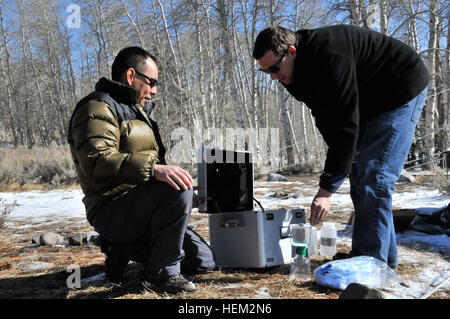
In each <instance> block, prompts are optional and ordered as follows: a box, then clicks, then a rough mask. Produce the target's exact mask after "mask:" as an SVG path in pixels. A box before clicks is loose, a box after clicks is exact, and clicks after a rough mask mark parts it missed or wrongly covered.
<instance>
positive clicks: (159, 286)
mask: <svg viewBox="0 0 450 319" xmlns="http://www.w3.org/2000/svg"><path fill="white" fill-rule="evenodd" d="M142 285H143V286H144V289H145V290H147V291H156V292H160V293H164V292H166V293H168V294H178V293H180V292H194V291H195V285H194V284H193V283H192V282H190V281H189V280H187V279H186V278H184V277H183V275H181V274H176V275H171V276H169V277H167V278H165V279H163V280H160V281H156V282H150V281H148V280H146V281H143V282H142Z"/></svg>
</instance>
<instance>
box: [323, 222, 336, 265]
mask: <svg viewBox="0 0 450 319" xmlns="http://www.w3.org/2000/svg"><path fill="white" fill-rule="evenodd" d="M336 239H337V229H336V226H335V224H334V223H331V222H324V223H323V226H322V228H321V229H320V255H321V256H327V257H332V256H334V255H336Z"/></svg>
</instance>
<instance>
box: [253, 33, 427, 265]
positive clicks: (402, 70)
mask: <svg viewBox="0 0 450 319" xmlns="http://www.w3.org/2000/svg"><path fill="white" fill-rule="evenodd" d="M253 58H255V59H256V60H257V62H258V64H259V66H260V68H261V71H263V72H266V73H268V74H270V77H271V79H272V80H278V81H280V82H281V83H282V85H283V86H284V87H285V88H286V89H287V90H288V92H289V93H290V94H291V95H292V96H294V97H295V98H296V99H297V100H299V101H303V102H305V104H306V105H307V106H308V107H309V108H310V109H311V112H312V115H313V116H314V117H315V120H316V126H317V127H318V129H319V131H320V132H321V134H322V136H323V137H324V140H325V142H326V143H327V145H328V151H327V157H326V161H325V168H324V173H323V174H322V175H321V176H320V183H319V186H320V188H319V190H318V192H317V195H316V196H315V198H314V200H313V202H312V205H311V224H312V225H316V224H318V223H320V222H322V221H324V220H325V217H326V216H327V214H328V212H329V210H330V201H331V196H332V194H333V193H335V192H336V190H337V189H338V188H339V187H340V185H341V184H342V182H343V181H344V179H345V178H346V177H347V176H348V175H350V185H351V197H352V201H353V205H354V208H355V223H354V229H353V242H352V251H351V252H350V257H353V256H359V255H368V256H372V257H376V258H378V259H380V260H381V261H383V262H385V263H387V264H388V265H389V266H390V267H391V268H394V269H395V268H396V267H397V245H396V239H395V230H394V223H393V218H392V194H393V192H394V184H395V182H396V181H397V179H398V177H399V176H400V173H401V170H402V168H403V165H404V163H405V161H406V157H407V155H408V152H409V149H410V147H411V143H412V139H413V136H414V130H415V127H416V124H417V122H418V120H419V117H420V113H421V111H422V108H423V105H424V102H425V95H426V87H427V84H428V72H427V69H426V67H425V65H424V64H423V63H422V61H421V59H420V56H419V55H418V54H417V53H416V52H415V51H414V50H413V49H412V48H410V47H409V46H407V45H405V44H404V43H402V42H400V41H398V40H396V39H393V38H391V37H388V36H385V35H383V34H381V33H378V32H375V31H371V30H368V29H363V28H359V27H353V26H344V25H339V26H330V27H323V28H318V29H314V30H299V31H297V32H294V31H291V30H287V29H285V28H282V27H271V28H267V29H265V30H263V31H261V32H260V33H259V35H258V37H257V38H256V42H255V47H254V50H253ZM352 162H353V163H352Z"/></svg>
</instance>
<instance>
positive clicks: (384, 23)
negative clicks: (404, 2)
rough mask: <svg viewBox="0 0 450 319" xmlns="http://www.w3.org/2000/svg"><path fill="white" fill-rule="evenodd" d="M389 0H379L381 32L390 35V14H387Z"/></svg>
mask: <svg viewBox="0 0 450 319" xmlns="http://www.w3.org/2000/svg"><path fill="white" fill-rule="evenodd" d="M387 1H388V0H379V8H380V32H381V33H383V34H386V35H388V27H389V25H388V22H389V20H388V16H387Z"/></svg>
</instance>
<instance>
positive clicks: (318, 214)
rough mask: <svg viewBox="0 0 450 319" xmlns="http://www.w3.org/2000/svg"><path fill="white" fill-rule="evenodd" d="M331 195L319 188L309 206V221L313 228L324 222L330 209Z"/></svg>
mask: <svg viewBox="0 0 450 319" xmlns="http://www.w3.org/2000/svg"><path fill="white" fill-rule="evenodd" d="M331 195H332V193H330V192H329V191H326V190H325V189H323V188H320V189H319V191H318V192H317V194H316V196H315V197H314V200H313V202H312V204H311V216H310V218H309V221H310V223H311V225H312V226H315V225H317V224H319V223H321V222H323V221H324V220H325V217H326V216H327V214H328V212H329V211H330V207H331Z"/></svg>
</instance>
